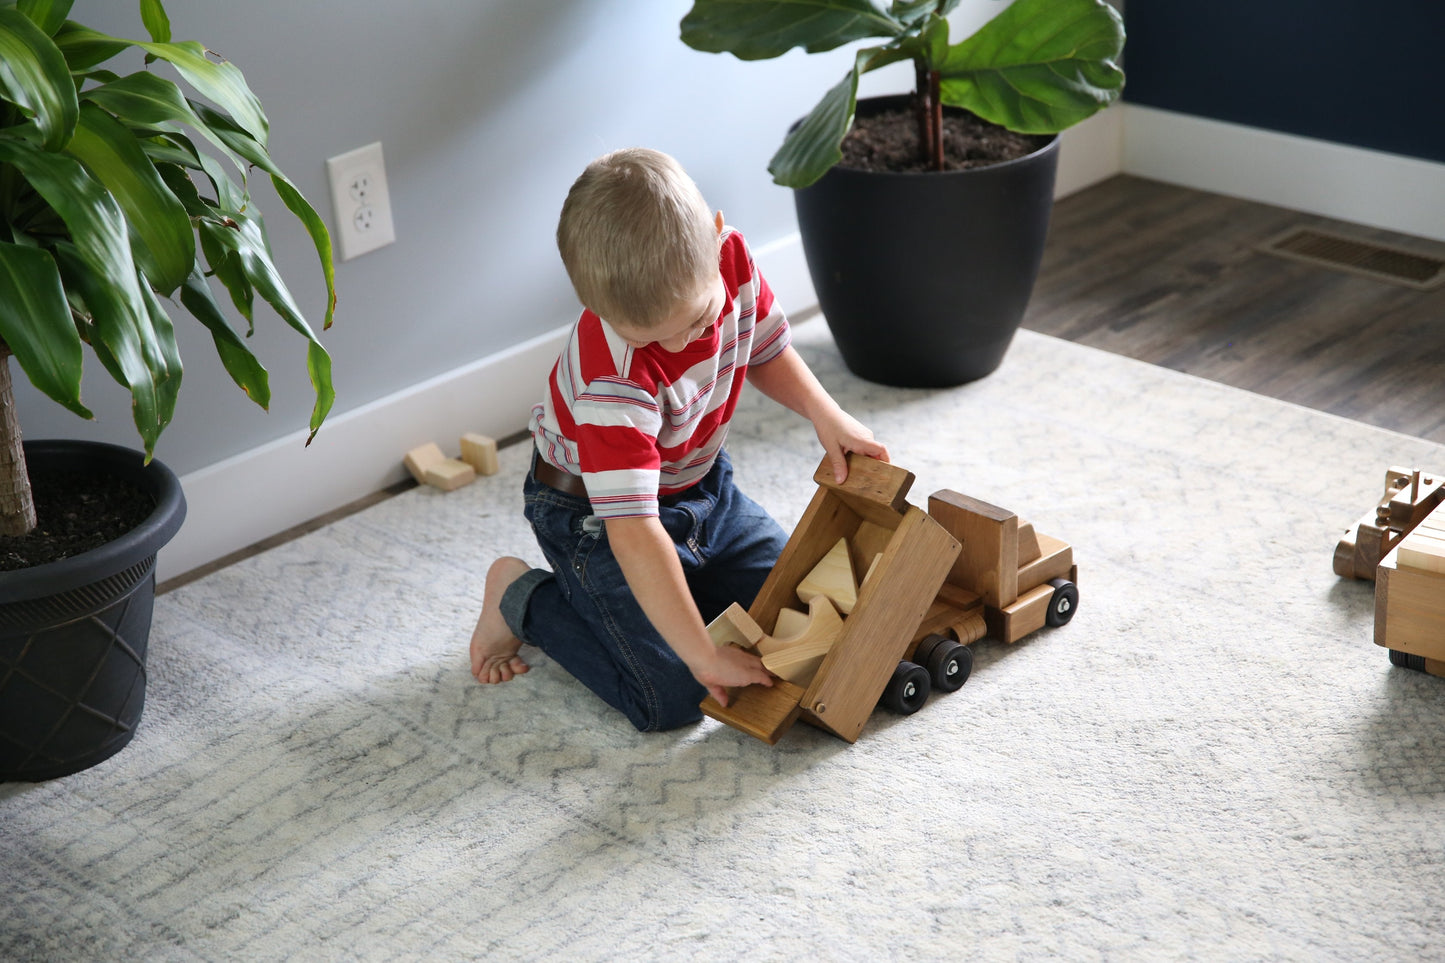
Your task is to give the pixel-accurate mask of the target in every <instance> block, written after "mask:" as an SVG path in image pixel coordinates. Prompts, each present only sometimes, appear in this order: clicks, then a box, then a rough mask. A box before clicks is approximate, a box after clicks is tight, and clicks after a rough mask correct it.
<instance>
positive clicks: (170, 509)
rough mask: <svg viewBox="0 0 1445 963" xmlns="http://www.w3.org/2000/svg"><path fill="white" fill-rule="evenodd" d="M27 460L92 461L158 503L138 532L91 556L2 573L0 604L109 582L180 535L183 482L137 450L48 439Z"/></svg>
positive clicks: (32, 444)
mask: <svg viewBox="0 0 1445 963" xmlns="http://www.w3.org/2000/svg"><path fill="white" fill-rule="evenodd" d="M24 445H25V458H26V462H27V464H30V463H31V461H32V459H40V460H43V459H45V458H48V457H49V458H55V457H59V458H65V457H72V458H82V457H84V458H89V459H93V460H95V461H98V462H100V463H101V464H102V465H104V466H105V467H106V468H107V469H108V470H109V471H111V472H113V473H116V474H121V475H124V476H126V477H127V478H128V479H129V480H130V481H131V482H132V483H134V484H136V485H138V486H140V487H142V488H144V489H146V490H147V491H149V492H150V494H151V495H152V497H154V498H155V500H156V507H155V509H154V510H153V511H152V512H151V513H150V514H149V515H148V516H146V518H145V520H144V521H142V522H141V523H140V524H139V525H137V526H136V527H135V528H133V529H131V530H130V531H128V532H126V533H125V534H124V535H122V536H120V537H119V538H117V539H115V540H113V541H110V542H106V543H105V544H104V545H99V546H97V547H95V548H93V549H91V550H90V551H87V552H81V553H80V554H78V555H72V556H70V557H69V558H62V559H60V560H58V561H54V562H46V563H44V564H42V565H32V566H31V567H29V568H23V569H16V570H15V571H11V572H0V604H9V603H12V602H23V601H29V600H33V599H39V598H45V597H46V596H50V595H57V594H59V593H61V592H68V591H71V590H73V589H77V588H80V587H82V586H85V585H90V584H92V583H94V582H97V581H100V580H102V579H105V578H109V577H110V576H112V575H115V574H117V573H119V572H123V571H125V570H126V569H127V568H130V567H131V566H133V565H135V564H137V563H139V562H142V561H144V560H145V559H146V558H148V557H149V556H152V555H154V554H155V553H156V552H158V551H159V550H160V549H161V547H162V546H164V545H165V544H166V543H167V542H169V541H170V540H171V539H172V538H173V537H174V536H175V534H176V532H177V531H179V530H180V527H181V523H182V522H184V521H185V518H186V500H185V494H184V493H183V492H182V490H181V483H180V479H178V478H177V477H176V476H175V473H174V472H172V471H171V470H170V469H169V468H167V467H166V466H165V465H164V464H163V463H162V462H160V461H159V460H157V459H154V458H152V459H151V461H150V464H148V465H147V464H146V463H145V459H144V456H143V455H142V454H141V453H140V452H138V451H135V450H134V449H131V448H125V447H122V446H120V445H112V444H109V443H106V442H99V441H79V440H73V439H45V440H40V441H27V442H25V443H24Z"/></svg>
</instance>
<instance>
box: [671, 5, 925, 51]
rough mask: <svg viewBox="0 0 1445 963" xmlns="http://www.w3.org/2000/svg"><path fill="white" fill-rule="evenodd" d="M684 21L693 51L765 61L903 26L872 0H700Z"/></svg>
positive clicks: (686, 38)
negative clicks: (800, 50) (790, 51)
mask: <svg viewBox="0 0 1445 963" xmlns="http://www.w3.org/2000/svg"><path fill="white" fill-rule="evenodd" d="M680 26H681V29H682V42H683V43H685V44H687V45H688V46H689V47H692V48H693V49H694V50H701V51H704V52H706V53H730V54H732V55H733V56H735V57H737V58H738V59H739V60H767V59H769V58H771V57H777V56H780V55H781V54H784V53H787V52H788V51H789V50H791V49H793V48H794V47H802V48H803V49H804V50H806V51H807V52H808V53H818V52H820V51H824V50H832V49H833V48H834V47H840V46H842V45H843V44H846V43H852V42H853V41H855V40H863V39H866V38H868V37H896V36H898V35H899V34H901V33H902V32H903V31H904V29H905V25H904V24H903V23H901V22H900V21H899V20H897V19H896V18H895V17H894V16H893V15H892V14H890V13H888V12H886V11H884V10H882V9H880V8H879V6H878V4H877V3H874V2H873V0H696V2H695V3H694V4H693V5H692V9H691V10H689V11H688V12H687V15H686V16H684V17H683V18H682V23H681V24H680Z"/></svg>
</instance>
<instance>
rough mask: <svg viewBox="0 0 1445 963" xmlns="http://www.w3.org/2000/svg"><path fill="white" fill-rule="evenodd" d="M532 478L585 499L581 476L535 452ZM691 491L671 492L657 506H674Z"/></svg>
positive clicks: (533, 454)
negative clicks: (557, 465)
mask: <svg viewBox="0 0 1445 963" xmlns="http://www.w3.org/2000/svg"><path fill="white" fill-rule="evenodd" d="M532 477H533V478H535V479H537V481H539V482H541V483H542V484H544V485H546V486H547V487H548V488H555V489H557V490H558V491H559V492H564V493H566V494H568V495H576V496H577V497H578V498H586V497H587V486H586V485H585V484H583V482H582V476H581V475H574V474H572V473H571V472H567V471H563V470H562V469H560V468H558V467H556V466H555V465H553V464H552V463H551V462H547V461H544V460H543V459H542V456H541V455H539V454H537V453H536V452H533V453H532ZM691 491H692V489H691V488H684V489H683V490H682V491H679V492H673V493H672V494H671V495H663V496H662V497H660V498H659V499H658V500H657V501H658V504H660V505H672V504H675V503H676V502H679V501H681V500H682V499H684V498H686V497H687V496H688V494H689V493H690V492H691Z"/></svg>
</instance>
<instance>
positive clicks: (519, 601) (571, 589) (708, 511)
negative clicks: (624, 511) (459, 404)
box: [501, 451, 787, 732]
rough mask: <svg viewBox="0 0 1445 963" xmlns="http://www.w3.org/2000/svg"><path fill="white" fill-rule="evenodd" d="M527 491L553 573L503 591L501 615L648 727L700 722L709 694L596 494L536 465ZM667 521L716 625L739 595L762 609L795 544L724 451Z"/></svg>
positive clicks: (702, 607) (700, 601) (667, 510)
mask: <svg viewBox="0 0 1445 963" xmlns="http://www.w3.org/2000/svg"><path fill="white" fill-rule="evenodd" d="M522 492H523V495H524V497H525V500H526V517H527V521H529V522H530V523H531V525H532V531H533V532H534V533H535V534H536V536H537V544H538V545H540V546H541V547H542V554H544V555H545V556H546V557H547V561H548V563H549V564H550V565H551V566H552V571H550V572H549V571H547V570H545V569H532V570H531V571H529V572H527V574H525V575H523V576H522V577H521V578H519V579H517V581H515V582H513V583H512V585H511V586H510V587H509V588H508V589H507V591H506V593H505V594H504V595H503V596H502V599H501V611H502V617H503V618H504V619H505V620H506V622H507V625H508V626H509V627H510V628H511V630H512V631H513V632H514V633H515V634H516V636H517V638H519V639H521V640H522V641H523V642H526V643H528V644H529V645H535V646H536V647H537V648H539V649H541V650H542V651H543V652H546V653H547V655H549V656H551V657H552V658H553V659H554V660H555V661H556V662H557V663H558V664H559V665H561V666H562V667H563V668H564V669H566V670H567V671H568V672H570V673H572V675H573V676H575V677H576V678H577V680H578V681H579V682H581V683H582V684H583V685H585V686H586V687H587V688H589V689H591V690H592V691H593V692H595V693H597V695H599V696H601V697H602V699H603V700H604V701H606V702H607V704H608V705H611V706H613V707H614V708H616V709H620V710H621V711H622V712H623V713H624V714H626V716H627V718H628V719H629V720H631V722H632V724H633V725H634V726H636V727H637V729H638V730H639V731H642V732H651V731H656V730H660V729H673V728H676V727H678V726H682V725H686V724H688V723H692V722H696V721H698V720H699V719H701V718H702V712H701V711H700V710H699V709H698V703H700V702H701V701H702V699H703V696H705V695H706V694H707V692H706V690H705V689H704V688H703V687H702V685H701V684H700V683H699V682H698V681H697V680H696V679H694V678H693V677H692V673H691V672H690V671H689V670H688V668H687V666H686V665H685V664H683V661H682V660H681V659H679V658H678V657H677V655H676V653H674V652H673V651H672V648H671V647H670V646H669V645H668V644H667V642H666V641H664V640H663V638H662V636H660V635H659V634H658V633H657V630H656V629H654V628H653V627H652V622H651V621H650V620H649V619H648V618H647V616H646V614H644V613H643V611H642V607H641V606H639V605H638V603H637V599H636V598H635V597H634V596H633V594H632V590H631V589H630V588H629V587H628V585H627V580H626V579H625V578H624V577H623V575H622V569H621V567H620V566H619V565H618V564H617V559H616V558H615V557H614V556H613V554H612V548H611V546H610V545H609V544H608V542H607V530H606V528H605V527H604V525H603V522H602V520H601V519H600V518H598V517H596V516H595V515H593V514H592V507H591V505H590V503H589V502H588V501H587V499H586V498H581V497H579V496H576V495H569V494H567V493H565V492H560V491H558V490H557V489H555V488H551V487H549V486H547V485H543V484H541V483H539V482H538V481H537V480H536V479H534V478H533V477H532V476H531V474H530V473H528V475H527V480H526V482H525V483H524V484H523V487H522ZM660 521H661V522H662V527H663V529H664V530H666V531H667V533H668V534H669V535H671V536H672V540H673V544H674V545H675V546H676V547H677V557H678V560H679V561H681V562H682V569H683V572H684V574H685V575H686V576H687V584H688V587H689V588H690V589H691V590H692V596H693V599H694V600H695V601H696V602H697V607H698V610H699V611H700V612H701V613H702V617H703V621H705V622H710V621H712V620H713V619H714V618H715V617H717V615H719V614H720V613H721V612H722V611H723V609H725V608H727V607H728V606H729V605H731V604H732V603H733V602H738V603H740V604H741V605H743V606H744V607H747V606H749V605H751V604H752V601H753V598H754V597H755V596H756V595H757V594H758V590H759V589H761V588H762V586H763V581H764V579H766V578H767V577H768V573H769V571H771V570H772V567H773V563H775V562H776V561H777V560H778V554H779V553H780V552H781V551H782V550H783V545H784V544H785V543H786V542H787V536H786V535H785V534H784V533H783V530H782V528H780V527H779V526H778V523H777V522H775V521H773V519H772V517H771V516H770V515H768V513H767V512H766V511H764V510H763V508H762V507H761V506H759V505H758V504H757V503H756V502H754V501H753V500H752V499H750V498H748V497H747V496H746V495H744V494H743V493H742V492H741V491H739V490H738V489H737V488H736V487H735V486H734V485H733V471H732V463H731V462H730V461H729V460H728V456H727V453H726V452H725V451H724V452H719V453H718V457H717V462H716V463H715V464H714V465H713V468H712V471H710V472H709V473H708V474H707V475H706V476H705V477H704V478H703V479H702V481H700V482H698V483H697V484H696V485H694V486H692V487H691V488H689V489H688V490H687V491H685V492H682V493H681V494H678V495H673V496H670V497H668V498H665V499H664V500H663V504H662V506H661V508H660Z"/></svg>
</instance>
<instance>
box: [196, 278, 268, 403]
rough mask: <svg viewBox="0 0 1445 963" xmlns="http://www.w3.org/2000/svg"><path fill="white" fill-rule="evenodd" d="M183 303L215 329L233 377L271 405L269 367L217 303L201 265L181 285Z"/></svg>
mask: <svg viewBox="0 0 1445 963" xmlns="http://www.w3.org/2000/svg"><path fill="white" fill-rule="evenodd" d="M181 304H182V305H183V306H184V307H185V309H186V310H187V311H189V312H190V313H191V316H192V317H194V318H195V319H196V320H197V321H199V322H201V324H203V325H205V326H206V329H207V330H209V331H210V332H211V340H212V341H213V342H214V343H215V345H216V354H217V355H218V356H219V357H220V359H221V364H222V365H223V366H224V367H225V369H226V373H227V374H229V375H230V376H231V380H232V381H234V382H236V385H237V387H239V388H240V389H241V390H242V391H244V392H245V393H246V397H248V398H250V399H251V400H252V401H254V402H256V404H258V405H260V406H261V407H262V408H269V407H270V405H271V386H270V383H269V380H268V375H267V373H266V369H265V368H264V367H263V366H262V365H261V362H260V361H258V360H257V359H256V356H255V355H254V354H252V353H251V349H249V348H247V347H246V342H245V341H243V340H242V339H241V337H240V335H238V334H236V332H235V330H234V329H232V327H231V326H230V324H228V323H227V321H226V316H225V315H224V314H223V313H222V312H221V308H220V306H219V305H217V304H216V298H215V296H214V295H213V294H212V293H211V288H210V285H208V284H207V283H206V279H205V276H204V275H203V274H202V272H201V270H200V266H199V265H197V266H196V270H195V271H194V272H193V273H192V274H191V276H190V277H188V278H186V283H185V284H183V285H181Z"/></svg>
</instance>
